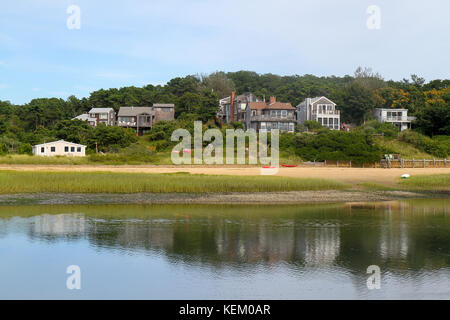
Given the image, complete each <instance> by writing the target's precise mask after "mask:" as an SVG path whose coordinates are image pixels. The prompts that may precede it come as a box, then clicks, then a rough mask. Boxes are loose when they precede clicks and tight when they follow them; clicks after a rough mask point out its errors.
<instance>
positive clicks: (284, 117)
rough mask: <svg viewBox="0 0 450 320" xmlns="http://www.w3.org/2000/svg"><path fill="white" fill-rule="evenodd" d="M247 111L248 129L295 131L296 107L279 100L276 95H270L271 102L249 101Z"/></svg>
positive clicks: (246, 122) (246, 121)
mask: <svg viewBox="0 0 450 320" xmlns="http://www.w3.org/2000/svg"><path fill="white" fill-rule="evenodd" d="M245 111H246V113H245V119H244V122H245V126H246V129H250V128H251V129H254V130H256V131H257V132H259V131H260V130H263V131H264V130H266V131H271V130H272V129H279V130H280V131H282V132H294V131H295V123H296V117H295V111H296V109H295V108H294V107H293V106H292V105H291V104H290V103H285V102H278V101H277V99H276V97H270V100H269V102H265V101H258V102H248V103H247V105H246V108H245Z"/></svg>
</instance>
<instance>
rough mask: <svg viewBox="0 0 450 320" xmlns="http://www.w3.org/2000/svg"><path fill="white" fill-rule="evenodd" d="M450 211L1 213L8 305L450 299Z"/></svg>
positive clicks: (368, 207)
mask: <svg viewBox="0 0 450 320" xmlns="http://www.w3.org/2000/svg"><path fill="white" fill-rule="evenodd" d="M449 213H450V200H408V201H398V202H384V203H367V204H332V205H329V204H328V205H295V206H219V205H214V206H212V205H207V206H205V205H203V206H180V205H167V206H149V205H146V206H144V205H101V206H4V207H0V298H1V299H13V298H19V299H21V298H31V299H53V298H58V299H80V298H82V299H89V298H101V299H110V298H114V299H408V298H410V299H423V298H432V299H450V219H449V217H448V214H449ZM69 265H78V266H79V267H80V268H81V290H68V289H67V287H66V280H67V278H68V277H69V274H67V273H66V268H67V267H68V266H69ZM370 265H378V266H379V267H380V270H381V278H380V279H381V288H380V289H379V290H376V289H375V290H369V289H368V287H367V284H366V282H367V279H368V277H369V276H370V275H369V274H367V273H366V271H367V267H368V266H370Z"/></svg>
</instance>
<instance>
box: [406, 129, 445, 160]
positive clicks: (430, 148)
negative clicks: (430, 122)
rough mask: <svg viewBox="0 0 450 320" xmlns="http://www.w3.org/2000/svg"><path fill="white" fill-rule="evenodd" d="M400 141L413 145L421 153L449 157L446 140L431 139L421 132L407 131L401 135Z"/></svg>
mask: <svg viewBox="0 0 450 320" xmlns="http://www.w3.org/2000/svg"><path fill="white" fill-rule="evenodd" d="M399 137H400V139H401V140H403V141H405V142H407V143H410V144H412V145H413V146H414V147H416V148H417V149H419V150H420V151H423V152H426V153H429V154H432V155H434V156H436V157H440V158H445V157H447V155H448V149H447V148H446V140H445V139H442V140H443V142H442V141H441V142H440V141H439V139H436V140H434V139H431V138H430V137H427V136H425V135H423V134H420V133H419V132H415V131H410V130H406V131H403V132H402V133H401V134H400V135H399Z"/></svg>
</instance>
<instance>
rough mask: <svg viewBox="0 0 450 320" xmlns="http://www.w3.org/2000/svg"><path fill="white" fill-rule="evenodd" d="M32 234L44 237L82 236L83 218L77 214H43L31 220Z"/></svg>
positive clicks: (83, 229)
mask: <svg viewBox="0 0 450 320" xmlns="http://www.w3.org/2000/svg"><path fill="white" fill-rule="evenodd" d="M33 220H34V221H33V226H32V233H33V234H34V235H45V236H66V235H69V236H70V235H82V234H84V232H85V226H86V223H85V218H84V216H82V215H77V214H58V215H49V214H44V215H41V216H36V217H34V218H33Z"/></svg>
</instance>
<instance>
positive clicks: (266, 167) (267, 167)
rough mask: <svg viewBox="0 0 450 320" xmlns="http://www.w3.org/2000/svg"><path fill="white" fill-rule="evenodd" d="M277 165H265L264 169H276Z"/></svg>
mask: <svg viewBox="0 0 450 320" xmlns="http://www.w3.org/2000/svg"><path fill="white" fill-rule="evenodd" d="M275 168H276V167H269V166H263V169H275Z"/></svg>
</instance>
